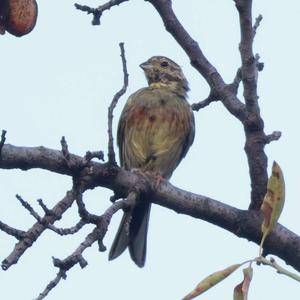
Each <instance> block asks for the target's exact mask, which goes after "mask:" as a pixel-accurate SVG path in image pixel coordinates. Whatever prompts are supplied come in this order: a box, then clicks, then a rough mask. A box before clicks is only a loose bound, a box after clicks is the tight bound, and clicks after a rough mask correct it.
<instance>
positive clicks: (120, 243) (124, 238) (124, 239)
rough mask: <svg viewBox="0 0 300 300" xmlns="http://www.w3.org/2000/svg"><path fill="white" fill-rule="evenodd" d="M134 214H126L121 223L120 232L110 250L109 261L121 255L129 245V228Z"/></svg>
mask: <svg viewBox="0 0 300 300" xmlns="http://www.w3.org/2000/svg"><path fill="white" fill-rule="evenodd" d="M131 214H132V212H131V211H130V212H125V213H124V215H123V218H122V220H121V223H120V225H119V229H118V232H117V234H116V237H115V239H114V241H113V244H112V246H111V248H110V251H109V255H108V259H109V260H112V259H115V258H117V257H118V256H119V255H121V254H122V253H123V252H124V251H125V249H126V248H127V246H128V244H129V226H130V221H131Z"/></svg>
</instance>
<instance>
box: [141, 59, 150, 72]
mask: <svg viewBox="0 0 300 300" xmlns="http://www.w3.org/2000/svg"><path fill="white" fill-rule="evenodd" d="M140 67H141V68H142V69H143V70H144V71H146V70H149V69H151V68H152V65H151V64H150V63H149V62H148V61H145V62H143V63H142V64H140Z"/></svg>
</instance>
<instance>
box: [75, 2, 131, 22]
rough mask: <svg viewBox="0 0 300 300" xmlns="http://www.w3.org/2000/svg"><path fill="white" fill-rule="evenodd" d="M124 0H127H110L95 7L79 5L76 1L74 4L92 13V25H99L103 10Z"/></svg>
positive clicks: (79, 8)
mask: <svg viewBox="0 0 300 300" xmlns="http://www.w3.org/2000/svg"><path fill="white" fill-rule="evenodd" d="M126 1H129V0H110V1H108V2H107V3H105V4H103V5H100V6H98V7H97V8H91V7H89V6H87V5H80V4H77V3H75V4H74V5H75V7H76V8H77V9H78V10H81V11H84V12H87V14H93V20H92V25H100V18H101V16H102V14H103V12H104V11H106V10H109V9H110V8H111V7H113V6H116V5H119V4H121V3H123V2H126Z"/></svg>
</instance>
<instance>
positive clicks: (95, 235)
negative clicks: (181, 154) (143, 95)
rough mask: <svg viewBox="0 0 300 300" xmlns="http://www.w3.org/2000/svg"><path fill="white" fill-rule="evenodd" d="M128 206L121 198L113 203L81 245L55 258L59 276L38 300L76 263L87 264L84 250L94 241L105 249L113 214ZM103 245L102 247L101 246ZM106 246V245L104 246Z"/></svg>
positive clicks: (101, 248) (101, 249)
mask: <svg viewBox="0 0 300 300" xmlns="http://www.w3.org/2000/svg"><path fill="white" fill-rule="evenodd" d="M127 206H128V203H126V201H125V200H121V201H118V202H115V203H113V204H112V205H111V206H110V207H109V208H108V209H107V210H106V211H105V212H104V214H103V215H101V216H100V217H99V222H98V224H97V225H96V227H95V228H94V229H93V231H92V232H91V233H89V234H88V235H87V236H86V238H85V240H84V241H83V242H82V243H80V245H79V247H78V248H77V249H76V250H75V251H74V252H73V253H72V254H71V255H69V256H68V257H67V258H65V259H64V260H60V259H58V258H53V264H54V266H55V267H57V268H59V272H58V274H57V276H56V277H55V278H54V279H53V280H51V281H50V283H49V284H48V285H47V286H46V288H45V290H44V291H43V292H42V293H40V295H39V296H38V298H36V300H41V299H44V298H45V297H46V296H47V295H48V293H49V292H50V291H51V290H52V289H53V288H55V286H56V285H57V284H58V283H59V281H60V280H61V279H66V277H67V271H69V270H70V269H71V268H72V267H74V266H75V265H76V264H79V265H80V267H81V268H84V267H86V266H87V261H86V260H85V259H84V257H83V256H82V254H83V252H84V251H85V250H86V249H87V248H88V247H91V246H92V245H93V243H95V242H97V241H98V244H99V251H103V250H104V249H103V247H104V245H103V242H102V241H103V238H104V236H105V234H106V232H107V228H108V226H109V224H110V221H111V218H112V216H113V215H114V214H115V213H116V212H117V211H118V210H120V209H124V208H125V207H127ZM100 246H101V247H100ZM104 248H105V247H104Z"/></svg>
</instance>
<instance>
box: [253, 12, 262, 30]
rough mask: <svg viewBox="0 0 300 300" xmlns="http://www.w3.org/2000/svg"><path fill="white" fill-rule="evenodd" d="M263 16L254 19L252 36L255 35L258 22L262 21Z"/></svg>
mask: <svg viewBox="0 0 300 300" xmlns="http://www.w3.org/2000/svg"><path fill="white" fill-rule="evenodd" d="M262 19H263V16H262V15H258V16H257V18H256V19H255V23H254V25H253V35H255V34H256V31H257V28H258V27H259V25H260V22H261V21H262Z"/></svg>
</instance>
